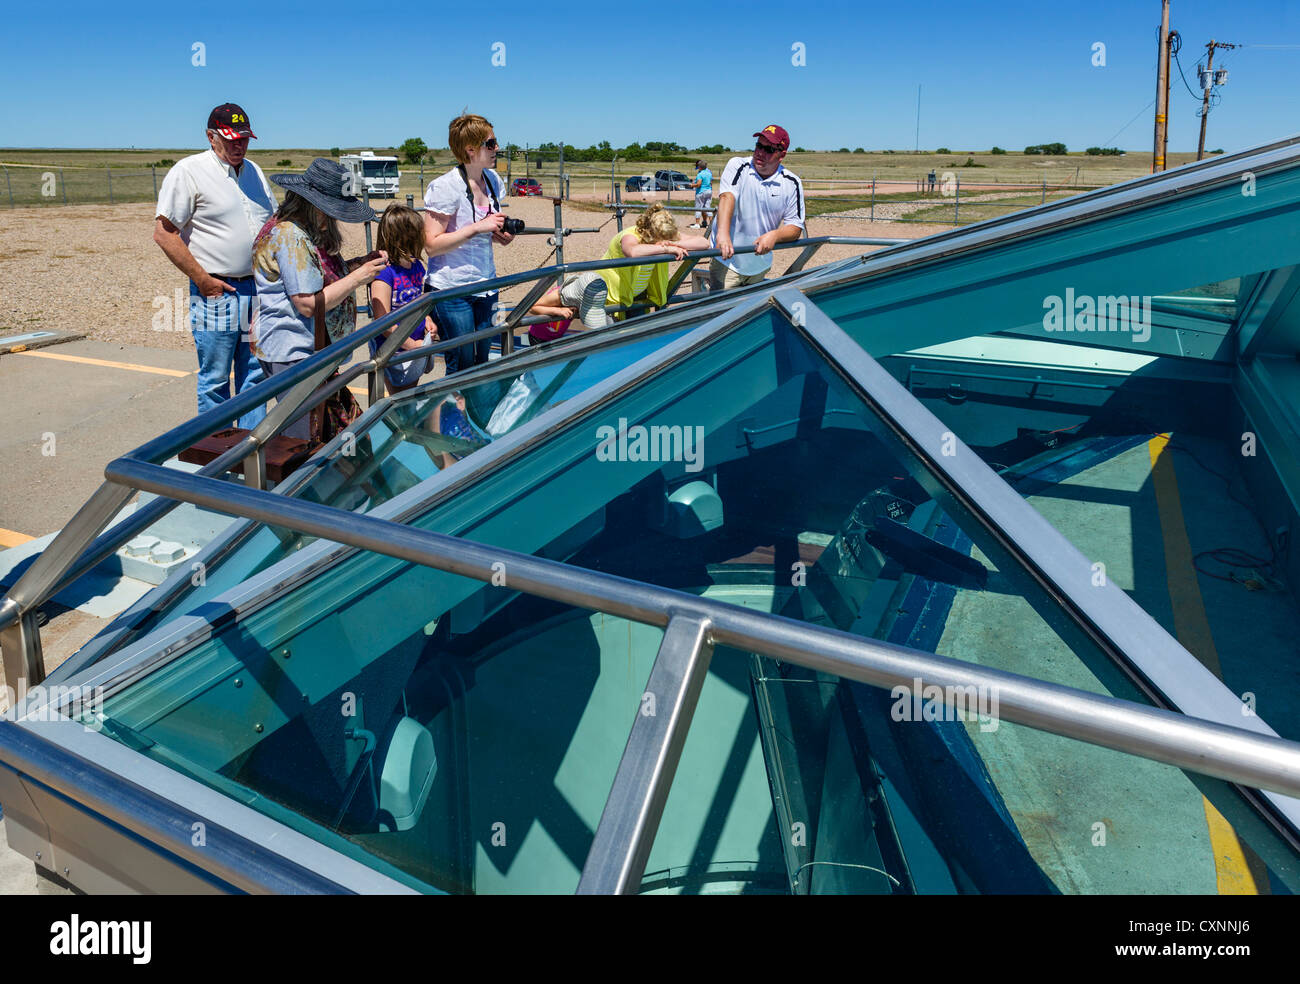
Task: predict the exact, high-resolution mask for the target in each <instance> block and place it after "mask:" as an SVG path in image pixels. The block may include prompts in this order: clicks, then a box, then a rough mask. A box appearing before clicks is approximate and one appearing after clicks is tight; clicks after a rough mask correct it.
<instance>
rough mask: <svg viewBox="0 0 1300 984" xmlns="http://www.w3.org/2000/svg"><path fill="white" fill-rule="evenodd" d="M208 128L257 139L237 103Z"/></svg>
mask: <svg viewBox="0 0 1300 984" xmlns="http://www.w3.org/2000/svg"><path fill="white" fill-rule="evenodd" d="M208 129H209V130H216V131H217V132H218V133H219V134H221V135H222V136H223V137H225V138H226V139H227V140H240V139H242V138H244V137H252V138H253V139H257V134H255V133H254V132H253V128H252V126H251V124H250V123H249V122H248V114H247V113H245V112H244V110H243V108H242V107H240V106H237V105H236V104H235V103H222V104H221V105H220V106H218V107H217V108H216V109H214V110H213V111H212V112H211V113H209V114H208ZM783 132H784V131H783Z"/></svg>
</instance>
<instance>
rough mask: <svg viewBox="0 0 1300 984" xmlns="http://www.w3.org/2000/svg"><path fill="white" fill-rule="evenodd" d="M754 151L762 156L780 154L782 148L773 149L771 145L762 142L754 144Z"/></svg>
mask: <svg viewBox="0 0 1300 984" xmlns="http://www.w3.org/2000/svg"><path fill="white" fill-rule="evenodd" d="M754 150H756V151H758V152H759V153H761V154H779V153H780V152H781V148H780V147H773V146H772V145H771V144H765V143H763V141H761V140H760V141H759V142H758V143H756V144H754Z"/></svg>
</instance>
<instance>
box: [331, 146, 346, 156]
mask: <svg viewBox="0 0 1300 984" xmlns="http://www.w3.org/2000/svg"><path fill="white" fill-rule="evenodd" d="M341 153H343V151H342V150H340V149H339V148H338V147H331V148H330V156H331V157H338V156H339V155H340V154H341Z"/></svg>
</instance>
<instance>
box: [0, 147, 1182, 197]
mask: <svg viewBox="0 0 1300 984" xmlns="http://www.w3.org/2000/svg"><path fill="white" fill-rule="evenodd" d="M197 149H198V148H193V147H191V148H179V149H178V148H170V149H166V148H151V149H135V148H131V149H125V150H123V149H117V150H113V149H84V150H83V149H61V148H51V149H41V148H23V149H4V148H0V164H3V165H5V171H6V176H7V185H6V187H5V188H4V189H0V195H3V196H4V197H0V207H3V206H4V205H7V204H8V203H9V201H10V196H12V201H13V204H14V205H61V204H64V202H65V201H66V202H67V203H69V204H72V203H93V202H108V201H109V200H110V192H111V199H112V201H116V202H131V201H149V200H150V199H151V198H152V197H153V195H154V183H155V181H157V182H161V181H162V179H163V176H164V175H165V174H166V173H167V165H162V164H160V162H162V161H168V160H170V161H176V160H179V159H180V158H182V157H185V156H187V155H188V154H192V153H195V152H196V151H197ZM351 151H352V149H351V148H348V149H346V150H345V152H351ZM374 151H375V153H376V154H384V153H392V151H391V149H389V150H386V149H385V148H380V147H376V148H374ZM737 153H744V151H738V152H737ZM329 154H330V152H329V150H326V149H320V148H317V149H310V148H298V149H289V150H284V149H281V150H275V149H268V150H264V149H260V148H258V147H257V146H256V144H254V145H253V147H252V148H251V151H250V153H249V159H250V160H252V161H254V162H255V163H256V164H257V165H258V167H260V168H261V169H262V170H263V171H265V172H266V173H267V174H274V173H276V172H279V171H301V170H303V169H304V168H306V167H307V165H308V164H309V163H311V161H312V159H313V158H315V157H328V156H329ZM731 156H735V155H733V154H723V155H706V156H705V160H706V162H707V163H708V164H709V166H710V168H711V169H712V170H713V172H714V174H715V176H717V175H720V174H721V171H722V168H723V167H724V166H725V164H726V162H727V160H728V159H729V158H730V157H731ZM968 159H969V161H970V166H966V165H967V161H968ZM1193 159H1195V155H1194V154H1190V153H1181V154H1171V155H1170V167H1177V166H1178V165H1180V164H1184V163H1187V162H1188V161H1190V160H1193ZM284 161H287V162H288V163H287V164H286V163H282V162H284ZM454 163H455V161H454V158H453V157H452V155H451V152H450V151H449V150H447V149H446V148H435V149H433V150H431V151H430V152H429V155H428V159H427V160H426V162H425V165H424V172H423V182H424V183H427V182H428V181H430V180H432V179H433V178H435V177H437V176H438V175H439V174H442V173H443V172H444V171H446V170H447V169H449V168H450V167H452V166H453V165H454ZM785 163H786V166H787V167H789V168H790V169H791V170H792V171H794V172H795V173H796V174H798V175H799V176H800V177H801V178H802V179H803V180H804V183H805V185H806V186H807V188H808V189H809V191H818V190H821V191H830V190H834V189H836V188H844V189H848V188H850V187H853V188H856V189H858V190H866V189H867V188H869V187H870V184H871V182H872V180H876V181H877V182H878V183H880V184H882V185H887V186H890V185H892V187H889V190H888V191H886V192H884V194H886V195H887V194H890V193H893V194H899V193H906V194H914V192H913V191H911V189H912V188H914V187H915V183H916V182H918V181H921V180H923V179H924V178H925V176H926V175H927V174H928V173H929V172H930V171H931V170H934V171H935V172H936V174H937V175H938V176H939V179H940V180H943V176H944V175H945V174H947V173H949V172H950V173H951V174H952V175H953V176H955V177H956V178H957V179H959V180H960V181H961V184H962V187H963V188H975V187H977V186H980V185H997V184H1022V185H1030V186H1038V187H1042V186H1043V185H1046V187H1047V188H1048V190H1049V194H1050V190H1051V189H1052V188H1053V187H1057V188H1066V187H1079V186H1089V187H1096V186H1101V185H1109V184H1114V183H1116V182H1119V181H1126V180H1129V179H1131V178H1136V177H1140V176H1141V175H1144V174H1147V173H1149V172H1150V169H1151V156H1150V154H1146V153H1136V152H1135V153H1130V154H1127V155H1126V156H1124V157H1089V156H1087V155H1086V154H1082V153H1073V154H1066V155H1060V156H1051V157H1045V156H1037V155H1033V156H1028V155H1025V154H1020V153H1014V152H1012V153H1007V154H996V155H995V154H989V153H977V152H973V151H956V152H953V153H949V154H936V153H925V152H923V153H919V154H913V153H908V152H898V153H893V152H880V151H873V152H870V153H861V154H855V153H848V154H844V153H838V152H826V151H806V152H802V153H795V152H791V153H790V154H789V155H787V157H786V160H785ZM151 166H152V169H151ZM399 168H400V170H401V174H402V179H401V191H400V192H399V197H400V196H405V195H408V194H409V195H413V196H415V197H416V198H417V199H418V198H419V197H420V195H421V194H422V191H423V183H422V181H421V171H420V166H419V165H411V164H405V163H404V164H400V165H399ZM660 168H671V169H673V170H678V171H682V172H683V173H686V174H687V175H689V176H692V177H693V176H694V171H693V168H692V167H691V166H690V165H688V164H684V163H681V162H676V163H673V162H669V163H658V162H653V161H621V160H620V161H618V162H616V163H615V164H614V165H613V167H612V168H611V166H610V164H608V163H604V162H600V161H570V162H567V163H566V165H565V172H566V174H567V175H568V176H569V192H570V194H572V195H573V196H574V197H584V198H594V199H596V200H606V199H607V197H608V195H609V193H610V181H611V178H612V179H613V180H615V181H617V182H618V183H619V185H620V188H622V189H623V191H624V195H625V197H627V196H628V193H627V191H626V187H625V185H626V181H627V179H628V178H630V177H633V176H636V175H641V174H650V173H653V172H654V171H656V170H658V169H660ZM497 169H498V172H499V173H500V174H501V176H502V177H503V178H504V177H506V176H507V174H508V175H509V176H510V177H511V178H515V177H523V176H525V175H526V176H528V177H535V178H538V179H539V180H540V181H541V182H542V190H543V193H544V194H546V195H548V196H553V195H556V194H558V180H557V178H558V162H557V161H556V160H554V159H551V160H546V161H544V162H543V164H542V167H541V168H540V169H538V168H537V167H536V164H535V156H534V155H530V159H529V160H527V161H525V160H524V158H523V154H522V153H520V154H516V155H515V157H514V159H513V160H511V161H510V162H509V164H507V162H506V161H505V159H504V157H503V158H502V159H501V160H500V161H499V162H498V167H497ZM678 194H680V195H682V196H683V198H685V196H686V193H684V192H679V193H675V194H674V197H676V196H677V195H678ZM1030 197H1032V196H1030ZM879 198H880V196H878V200H879ZM1040 199H1041V195H1040Z"/></svg>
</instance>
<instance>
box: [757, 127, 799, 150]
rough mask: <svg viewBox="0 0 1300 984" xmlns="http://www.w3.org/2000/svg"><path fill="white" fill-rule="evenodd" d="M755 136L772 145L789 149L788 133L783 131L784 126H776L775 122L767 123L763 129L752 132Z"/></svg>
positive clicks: (781, 148)
mask: <svg viewBox="0 0 1300 984" xmlns="http://www.w3.org/2000/svg"><path fill="white" fill-rule="evenodd" d="M754 136H756V137H762V138H763V139H765V140H766V141H767V142H768V143H770V144H771V145H772V146H773V147H777V148H779V149H780V150H789V149H790V134H788V133H786V132H785V128H784V127H780V126H777V125H776V124H775V123H769V124H768V125H767V126H765V127H763V129H761V130H759V131H758V132H757V133H755V134H754Z"/></svg>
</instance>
